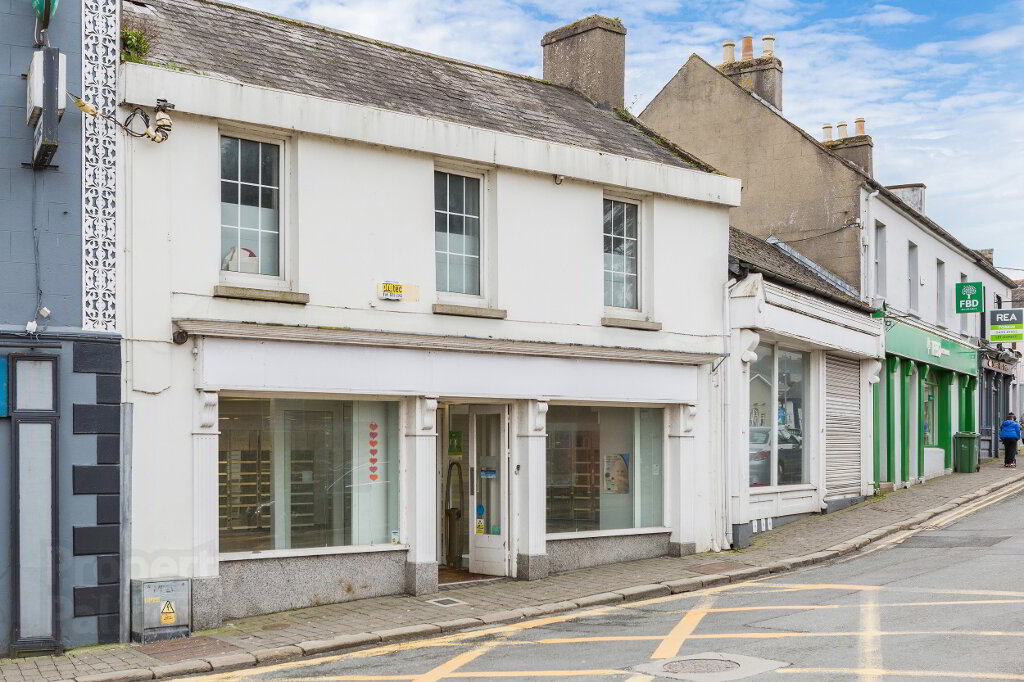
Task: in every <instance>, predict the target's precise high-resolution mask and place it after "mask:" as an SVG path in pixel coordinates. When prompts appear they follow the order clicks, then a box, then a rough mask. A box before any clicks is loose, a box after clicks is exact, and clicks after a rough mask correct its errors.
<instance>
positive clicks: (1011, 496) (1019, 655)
mask: <svg viewBox="0 0 1024 682" xmlns="http://www.w3.org/2000/svg"><path fill="white" fill-rule="evenodd" d="M1022 487H1024V484H1017V485H1014V486H1011V487H1010V488H1009V489H1007V491H1004V492H999V493H995V494H994V495H993V497H992V498H991V499H987V500H982V501H979V502H977V503H973V504H971V505H968V508H960V509H957V510H954V511H953V512H950V513H948V514H946V515H944V516H942V517H938V518H936V519H933V520H932V521H931V522H929V524H928V527H926V528H924V529H921V530H918V531H908V532H906V533H902V534H900V535H898V536H895V537H894V538H890V539H889V540H887V541H884V542H883V543H881V544H879V543H876V544H875V545H870V546H868V547H867V548H865V549H864V550H862V551H861V552H859V553H857V554H854V555H851V556H850V557H848V558H846V559H845V560H842V561H839V562H835V563H832V564H829V565H822V566H818V567H814V568H809V569H806V570H802V571H796V572H793V573H788V574H784V575H780V576H774V577H771V578H765V579H760V580H755V581H751V582H746V583H739V584H729V585H723V586H719V587H715V588H710V589H706V590H702V591H700V592H690V593H687V594H680V595H672V596H669V597H660V598H656V599H650V600H647V601H641V602H631V603H626V604H616V605H612V606H602V607H597V608H591V609H584V610H580V611H575V612H571V613H564V614H558V615H555V616H550V617H543V618H537V619H533V620H529V621H522V622H518V623H512V624H506V625H500V626H491V627H486V628H481V629H477V630H472V631H464V632H459V633H455V634H451V635H445V636H435V637H431V638H427V639H422V640H415V641H409V642H401V643H397V644H392V645H387V646H379V647H375V648H372V649H366V650H362V651H354V652H349V653H346V654H343V655H336V656H327V657H322V658H311V659H304V660H301V661H296V662H292V663H284V664H281V665H278V666H271V667H267V668H255V669H253V668H250V669H247V670H241V671H237V672H231V673H222V674H218V675H208V676H205V677H203V678H201V679H204V680H267V681H268V682H269V681H271V680H273V681H275V682H276V681H281V682H283V681H285V680H309V681H311V682H333V681H334V680H417V681H434V680H459V679H478V680H480V679H482V680H543V679H551V680H563V679H565V680H627V681H629V682H641V681H646V680H659V679H682V680H706V681H707V682H718V681H723V680H733V679H744V680H777V681H780V682H786V681H790V682H804V681H807V682H823V681H828V680H855V681H859V682H863V681H875V680H877V681H885V682H891V681H898V682H902V681H904V680H907V681H911V680H913V681H914V682H920V681H921V680H1024V494H1021V493H1020V491H1021V489H1022ZM881 523H884V520H880V525H881Z"/></svg>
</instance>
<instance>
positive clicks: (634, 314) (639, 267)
mask: <svg viewBox="0 0 1024 682" xmlns="http://www.w3.org/2000/svg"><path fill="white" fill-rule="evenodd" d="M605 199H607V200H610V201H618V202H620V203H624V204H633V205H634V206H636V307H635V308H620V307H618V306H613V305H605V304H604V273H605V269H604V200H605ZM645 208H646V202H644V200H643V199H642V198H640V197H635V196H629V195H628V194H621V193H612V192H605V193H604V195H603V196H602V197H601V213H600V215H601V304H602V305H604V312H605V315H606V316H608V317H624V318H629V319H646V317H647V309H646V303H647V300H648V297H647V296H645V295H644V293H645V292H644V286H645V284H646V280H647V278H646V277H645V276H644V270H645V269H646V265H645V261H646V259H647V249H646V242H647V239H648V235H647V234H646V233H645V226H646V224H647V221H646V220H644V209H645Z"/></svg>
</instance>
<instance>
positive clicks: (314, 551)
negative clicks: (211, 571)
mask: <svg viewBox="0 0 1024 682" xmlns="http://www.w3.org/2000/svg"><path fill="white" fill-rule="evenodd" d="M408 549H409V545H390V544H388V545H384V544H381V545H349V546H346V547H309V548H306V549H267V550H264V551H262V552H230V553H227V554H221V555H219V556H218V557H217V559H218V561H249V560H251V559H288V558H292V557H306V556H324V555H328V554H365V553H367V552H404V551H406V550H408Z"/></svg>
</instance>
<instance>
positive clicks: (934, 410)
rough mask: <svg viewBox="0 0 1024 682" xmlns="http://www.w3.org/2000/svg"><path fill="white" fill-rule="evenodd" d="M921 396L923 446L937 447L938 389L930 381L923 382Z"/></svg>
mask: <svg viewBox="0 0 1024 682" xmlns="http://www.w3.org/2000/svg"><path fill="white" fill-rule="evenodd" d="M922 391H923V395H922V396H921V410H922V414H921V428H922V429H923V430H924V444H925V445H926V446H927V447H938V445H939V435H938V425H939V423H938V421H937V419H938V414H939V410H938V405H939V387H938V385H937V384H933V383H932V382H930V381H925V382H924V384H923V386H922Z"/></svg>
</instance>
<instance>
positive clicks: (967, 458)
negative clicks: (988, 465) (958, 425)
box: [953, 431, 981, 474]
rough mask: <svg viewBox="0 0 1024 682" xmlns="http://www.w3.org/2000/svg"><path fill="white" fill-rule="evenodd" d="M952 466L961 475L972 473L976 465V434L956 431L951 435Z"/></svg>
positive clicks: (976, 469) (977, 468)
mask: <svg viewBox="0 0 1024 682" xmlns="http://www.w3.org/2000/svg"><path fill="white" fill-rule="evenodd" d="M953 453H954V455H955V458H954V461H953V466H954V468H955V469H956V471H958V472H959V473H961V474H968V473H974V472H976V471H978V470H979V469H980V468H981V467H980V465H979V464H978V434H976V433H968V432H966V431H958V432H957V433H955V434H953Z"/></svg>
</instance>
